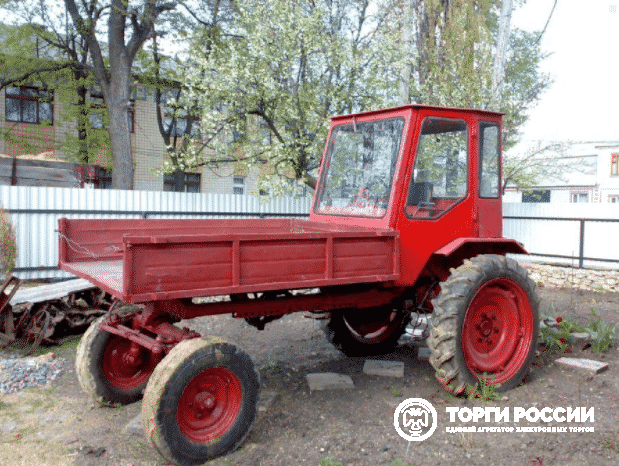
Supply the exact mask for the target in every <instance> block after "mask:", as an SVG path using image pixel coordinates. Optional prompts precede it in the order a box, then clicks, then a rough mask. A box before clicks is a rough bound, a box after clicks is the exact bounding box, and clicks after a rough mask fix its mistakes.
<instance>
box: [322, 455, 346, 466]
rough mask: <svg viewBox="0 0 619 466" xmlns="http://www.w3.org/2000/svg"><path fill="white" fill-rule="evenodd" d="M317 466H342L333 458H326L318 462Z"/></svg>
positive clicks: (342, 465)
mask: <svg viewBox="0 0 619 466" xmlns="http://www.w3.org/2000/svg"><path fill="white" fill-rule="evenodd" d="M318 466H344V464H343V463H342V462H341V461H337V460H336V459H335V458H334V457H333V456H327V457H326V458H323V459H321V460H320V463H318Z"/></svg>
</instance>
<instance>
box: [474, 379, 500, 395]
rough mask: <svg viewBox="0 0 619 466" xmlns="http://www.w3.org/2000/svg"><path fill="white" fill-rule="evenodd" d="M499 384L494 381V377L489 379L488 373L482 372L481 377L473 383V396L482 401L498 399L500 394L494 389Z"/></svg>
mask: <svg viewBox="0 0 619 466" xmlns="http://www.w3.org/2000/svg"><path fill="white" fill-rule="evenodd" d="M500 386H501V384H497V383H495V382H494V379H490V378H489V377H488V374H487V373H485V372H484V374H483V375H482V377H481V379H479V381H478V382H477V383H476V384H475V391H474V397H478V398H481V399H482V400H484V401H491V400H500V399H501V395H500V394H499V393H497V391H496V389H497V388H498V387H500Z"/></svg>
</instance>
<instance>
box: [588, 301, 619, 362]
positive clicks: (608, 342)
mask: <svg viewBox="0 0 619 466" xmlns="http://www.w3.org/2000/svg"><path fill="white" fill-rule="evenodd" d="M591 315H592V317H591V319H590V321H589V323H588V324H587V325H586V326H585V328H584V331H585V332H587V333H589V334H590V335H591V340H590V343H591V350H592V351H593V352H594V353H600V352H602V351H606V350H607V349H608V348H610V347H611V346H614V345H615V344H616V343H617V341H618V340H619V335H617V329H616V327H615V326H614V325H610V324H608V323H606V322H604V321H603V320H602V319H601V318H600V313H599V312H598V311H597V310H596V309H595V308H592V309H591Z"/></svg>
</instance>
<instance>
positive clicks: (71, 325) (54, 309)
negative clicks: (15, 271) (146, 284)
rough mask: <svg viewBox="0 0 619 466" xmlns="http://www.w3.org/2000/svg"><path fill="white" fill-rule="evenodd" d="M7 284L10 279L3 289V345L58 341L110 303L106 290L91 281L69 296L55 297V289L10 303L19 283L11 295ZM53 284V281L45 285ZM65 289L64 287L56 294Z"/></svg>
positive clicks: (85, 325) (0, 300)
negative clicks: (95, 285)
mask: <svg viewBox="0 0 619 466" xmlns="http://www.w3.org/2000/svg"><path fill="white" fill-rule="evenodd" d="M15 280H18V279H15ZM18 283H19V282H18ZM7 286H8V282H7V283H5V285H3V287H2V288H1V289H0V347H4V346H8V345H9V344H11V343H12V342H13V341H15V340H17V339H19V340H20V341H21V342H22V343H23V344H24V345H25V346H26V347H28V348H29V349H28V351H27V352H31V351H32V350H33V349H35V348H36V347H37V346H39V345H40V344H46V345H53V344H57V343H59V341H60V340H61V339H62V338H64V337H66V336H69V335H75V334H79V333H82V332H83V331H84V330H85V329H86V328H88V326H89V325H90V324H91V322H92V321H93V320H95V319H96V318H97V317H99V316H101V315H103V314H105V313H106V312H107V311H108V309H109V307H110V305H111V298H110V296H109V295H108V294H107V293H105V292H103V291H101V290H100V289H98V288H94V287H92V285H89V287H88V288H87V289H79V290H76V291H72V292H69V294H67V295H66V296H60V297H59V296H56V297H54V294H53V293H52V294H49V295H46V296H45V298H46V299H45V300H41V299H38V298H32V301H29V302H25V303H19V304H14V305H13V306H11V304H10V301H11V297H12V296H13V295H14V294H15V291H16V288H17V287H18V286H19V285H17V286H14V288H13V289H12V290H11V293H10V295H7V294H5V293H4V290H5V289H6V287H7ZM50 287H53V285H46V288H50ZM41 288H43V287H41ZM43 292H44V294H45V293H49V291H46V290H43ZM63 293H64V290H63V291H60V292H59V293H57V294H63ZM50 298H51V299H50Z"/></svg>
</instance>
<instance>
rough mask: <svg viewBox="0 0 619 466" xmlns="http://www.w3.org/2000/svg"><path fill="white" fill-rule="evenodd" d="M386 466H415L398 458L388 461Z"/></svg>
mask: <svg viewBox="0 0 619 466" xmlns="http://www.w3.org/2000/svg"><path fill="white" fill-rule="evenodd" d="M387 466H415V465H414V464H412V463H407V462H406V461H404V460H401V459H400V458H395V459H393V460H392V461H390V462H389V464H388V465H387Z"/></svg>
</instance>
